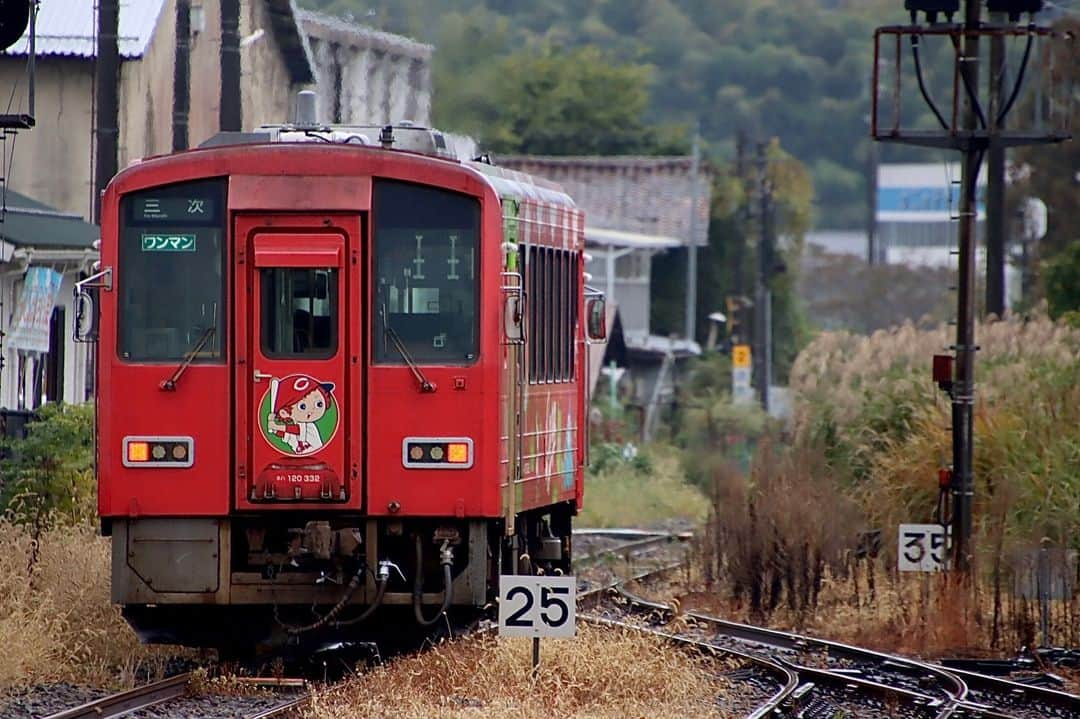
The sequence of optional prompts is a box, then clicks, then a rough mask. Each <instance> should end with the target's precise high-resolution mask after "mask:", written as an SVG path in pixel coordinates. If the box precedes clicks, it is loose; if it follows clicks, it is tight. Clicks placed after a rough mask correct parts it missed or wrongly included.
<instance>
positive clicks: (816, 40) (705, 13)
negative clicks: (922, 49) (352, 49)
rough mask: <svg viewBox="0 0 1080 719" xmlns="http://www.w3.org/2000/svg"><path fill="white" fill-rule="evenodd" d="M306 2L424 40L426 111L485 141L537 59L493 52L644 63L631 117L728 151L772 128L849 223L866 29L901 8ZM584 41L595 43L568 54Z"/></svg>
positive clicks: (549, 0)
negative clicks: (428, 78) (429, 103)
mask: <svg viewBox="0 0 1080 719" xmlns="http://www.w3.org/2000/svg"><path fill="white" fill-rule="evenodd" d="M303 2H304V4H307V5H309V6H311V7H314V8H316V9H325V10H328V11H332V12H337V13H343V12H351V14H352V16H353V17H354V19H355V20H357V21H358V22H364V23H367V24H371V25H374V26H376V27H380V28H382V29H385V30H389V31H392V32H402V33H406V34H409V35H412V36H414V37H417V38H419V39H422V40H425V41H427V42H432V43H434V44H435V45H436V46H437V48H438V51H437V52H436V53H435V57H434V63H435V65H434V83H435V88H434V89H435V92H434V107H433V112H434V117H435V121H436V123H437V124H438V125H439V126H441V127H443V128H444V129H447V130H454V131H461V132H468V133H470V134H473V135H474V136H476V137H477V138H478V139H479V140H480V141H481V144H482V145H485V146H490V145H491V144H492V143H493V142H494V143H495V144H499V143H501V142H503V141H504V140H505V136H504V134H503V133H504V132H505V126H504V125H502V124H501V123H499V122H498V121H497V119H498V116H499V113H498V111H497V107H495V104H496V103H497V100H496V99H495V96H496V95H498V94H499V92H500V89H499V77H500V75H501V74H502V73H504V72H514V73H519V75H518V80H519V81H523V80H524V79H525V78H524V77H522V76H521V75H520V73H527V72H529V71H532V70H536V69H537V68H536V67H535V66H534V65H532V64H529V63H525V64H522V63H520V62H518V63H505V64H504V61H505V60H506V58H507V56H509V55H513V54H515V53H518V52H521V51H522V50H528V49H535V48H537V47H545V48H548V50H547V51H546V54H548V55H549V56H550V57H549V58H548V60H547V62H549V63H558V62H559V58H560V57H561V58H563V59H565V58H568V57H574V58H576V59H577V60H578V61H583V62H587V63H597V64H606V65H610V64H616V63H617V64H623V65H629V66H635V67H641V66H646V65H647V66H650V67H651V68H652V70H651V72H650V74H651V76H652V80H653V83H652V93H651V96H650V98H649V99H648V101H647V102H646V103H645V104H644V106H641V107H640V108H636V107H635V112H639V115H640V116H639V122H644V123H646V124H660V125H668V124H673V123H675V124H681V125H683V126H686V127H689V126H692V124H693V122H694V121H695V120H696V121H698V122H699V123H700V127H701V132H702V134H703V136H704V137H705V139H706V140H708V141H709V142H710V143H711V144H712V146H713V147H715V148H716V149H717V150H718V151H719V152H722V153H725V154H726V153H730V151H731V149H732V147H733V139H734V136H735V133H736V131H737V130H739V129H743V130H745V131H747V132H749V133H750V134H751V135H752V136H756V137H757V138H760V139H767V138H769V137H779V138H780V139H781V142H782V143H783V145H784V147H785V148H786V149H787V150H788V151H789V152H790V153H791V154H792V155H794V156H795V157H797V158H799V159H800V160H801V161H802V162H803V163H804V164H805V165H806V166H808V167H809V168H810V169H811V171H812V173H813V176H814V182H815V187H816V188H817V196H816V200H815V202H816V203H817V204H818V205H819V206H820V207H821V208H823V211H821V212H819V215H820V216H821V217H823V218H825V219H826V220H827V224H828V225H829V226H831V227H839V226H857V225H858V224H859V223H860V222H861V218H862V217H863V215H864V213H865V210H864V208H863V205H864V202H865V199H864V198H865V193H864V192H863V190H862V188H863V182H864V169H863V167H864V160H863V158H864V157H865V151H866V147H867V145H868V143H869V139H868V137H867V135H868V131H867V127H866V120H865V115H866V112H867V105H868V100H867V79H868V76H869V67H870V64H871V50H870V40H871V35H872V30H873V27H874V26H875V25H876V24H879V23H880V22H883V21H888V20H889V19H890V18H891V19H894V20H896V21H902V20H903V19H904V17H903V11H902V6H901V5H900V4H899V3H895V2H892V1H891V0H827V1H825V2H823V1H822V0H749V1H748V2H733V0H444V1H443V2H441V3H439V4H438V8H439V9H438V10H436V11H433V10H432V8H431V3H429V2H427V1H426V0H365V1H364V2H360V0H303ZM590 45H591V46H594V47H596V48H599V50H600V54H597V55H592V56H576V55H575V54H574V52H575V48H581V47H584V46H590ZM561 67H567V65H561ZM577 67H578V69H579V70H581V71H582V72H593V71H596V72H602V68H592V67H589V68H586V67H584V66H583V65H581V64H580V62H579V64H578V66H577ZM610 97H611V95H610V93H601V94H598V95H595V96H589V97H587V98H586V101H587V104H595V105H599V104H601V103H606V102H607V101H608V100H609V98H610ZM617 109H619V110H621V109H622V108H617ZM546 116H548V117H550V114H546ZM676 139H677V138H676ZM660 142H661V143H662V142H663V140H662V139H661V140H660ZM616 144H619V143H616ZM567 152H570V150H567ZM891 152H894V150H893V149H887V150H886V151H885V153H886V155H888V154H889V153H891Z"/></svg>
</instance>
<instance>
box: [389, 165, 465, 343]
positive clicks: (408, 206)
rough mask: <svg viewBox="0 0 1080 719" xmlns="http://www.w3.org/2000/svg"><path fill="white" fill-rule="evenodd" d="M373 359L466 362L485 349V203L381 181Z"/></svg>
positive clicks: (402, 183)
mask: <svg viewBox="0 0 1080 719" xmlns="http://www.w3.org/2000/svg"><path fill="white" fill-rule="evenodd" d="M372 221H373V223H374V228H375V286H376V297H375V304H376V306H375V308H374V311H373V313H372V314H373V318H374V322H373V326H374V328H375V337H374V343H373V345H374V348H375V349H374V354H375V361H376V362H378V363H384V364H405V363H409V362H410V361H415V362H417V363H421V364H468V363H471V362H473V361H474V360H475V359H476V356H477V353H478V351H479V345H480V343H479V318H478V315H477V297H478V290H479V283H478V282H477V266H478V262H479V257H478V246H479V242H478V241H479V237H480V203H479V201H478V200H477V199H476V198H475V197H469V196H467V195H461V194H458V193H456V192H449V191H447V190H441V189H438V188H434V187H427V186H424V185H414V184H409V183H404V182H391V181H385V180H383V181H377V182H376V183H375V188H374V203H373V218H372Z"/></svg>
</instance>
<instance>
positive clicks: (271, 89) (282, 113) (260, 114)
mask: <svg viewBox="0 0 1080 719" xmlns="http://www.w3.org/2000/svg"><path fill="white" fill-rule="evenodd" d="M215 4H216V3H215ZM219 17H220V14H217V15H215V16H214V20H213V22H214V23H216V27H218V28H220V25H221V22H220V20H219ZM210 22H211V21H210V20H209V19H208V20H207V23H210ZM259 30H262V31H263V32H262V34H261V35H260V36H259V37H258V39H255V40H252V41H251V42H250V43H249V44H248V45H247V46H245V47H241V48H240V73H241V78H240V89H241V93H240V94H241V98H242V99H241V101H242V104H243V127H244V129H245V130H250V129H252V128H254V127H257V126H258V125H267V124H278V123H282V122H290V121H292V119H293V112H292V107H293V105H294V99H293V98H295V96H296V93H297V92H298V91H300V90H303V89H306V88H307V87H308V86H307V85H294V84H293V83H292V78H291V77H290V74H289V70H288V67H287V66H286V65H285V59H284V56H283V55H282V51H281V47H280V45H279V44H278V41H277V38H275V37H274V33H273V28H272V26H271V24H270V10H269V9H268V7H267V5H266V4H265V3H263V2H253V1H251V0H244V1H243V2H242V3H241V8H240V38H241V41H243V39H244V38H246V37H251V36H252V35H254V33H256V32H258V31H259ZM219 35H220V30H219ZM220 45H221V41H220V38H219V39H218V41H217V44H215V48H217V47H220ZM215 61H216V56H215ZM219 75H220V73H219V72H217V71H215V74H214V77H218V76H219ZM216 107H217V101H216V100H215V108H216ZM214 112H215V115H214V118H213V127H214V130H213V131H212V132H208V133H207V134H206V136H205V137H200V138H199V142H202V141H203V140H204V139H206V138H207V137H210V136H211V135H213V134H214V133H215V132H217V127H218V125H217V114H216V113H217V110H216V109H215V111H214Z"/></svg>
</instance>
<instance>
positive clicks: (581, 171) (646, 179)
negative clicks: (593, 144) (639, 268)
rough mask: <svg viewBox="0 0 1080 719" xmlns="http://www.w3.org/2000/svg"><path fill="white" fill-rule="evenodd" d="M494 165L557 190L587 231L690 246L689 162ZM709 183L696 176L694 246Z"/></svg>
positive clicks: (705, 228)
mask: <svg viewBox="0 0 1080 719" xmlns="http://www.w3.org/2000/svg"><path fill="white" fill-rule="evenodd" d="M495 164H497V165H499V166H501V167H509V168H511V169H514V170H521V171H522V172H527V173H529V174H531V175H537V176H539V177H544V178H547V179H549V180H553V181H554V182H557V183H559V184H560V185H562V187H563V189H564V190H566V192H567V194H569V195H570V197H572V198H574V202H575V204H577V206H578V207H580V208H581V209H583V210H584V211H585V224H586V233H587V232H588V228H589V227H595V228H598V229H608V230H620V231H623V232H632V233H636V234H639V235H649V236H653V237H675V238H678V239H679V240H680V241H681V242H682V243H683V244H690V198H691V194H692V190H691V186H692V182H691V175H690V168H691V160H690V158H689V157H639V156H630V157H545V156H539V155H512V156H498V157H496V158H495ZM710 191H711V182H710V178H709V175H708V171H707V169H706V168H704V167H702V168H701V169H700V170H699V172H698V197H697V208H696V209H697V226H696V232H695V238H694V240H695V243H696V244H698V245H705V244H706V243H707V242H708V232H709V197H710Z"/></svg>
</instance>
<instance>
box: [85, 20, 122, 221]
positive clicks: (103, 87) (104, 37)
mask: <svg viewBox="0 0 1080 719" xmlns="http://www.w3.org/2000/svg"><path fill="white" fill-rule="evenodd" d="M97 23H98V37H97V61H96V62H95V64H94V86H95V87H96V88H97V98H96V102H97V117H96V118H95V120H96V122H95V128H94V134H95V136H96V138H97V144H96V148H95V155H94V157H95V166H94V197H93V202H92V203H91V205H92V207H91V211H92V212H93V215H94V222H95V223H100V222H101V193H102V192H103V191H104V190H105V186H106V185H108V184H109V180H111V179H112V178H113V175H115V174H116V163H117V159H116V154H117V149H118V145H119V135H120V129H119V124H120V88H119V83H120V47H119V45H118V39H117V34H118V32H119V24H120V3H119V0H98V15H97Z"/></svg>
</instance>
